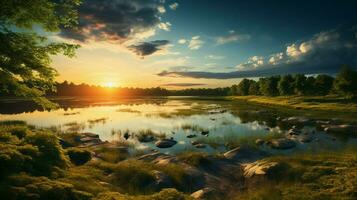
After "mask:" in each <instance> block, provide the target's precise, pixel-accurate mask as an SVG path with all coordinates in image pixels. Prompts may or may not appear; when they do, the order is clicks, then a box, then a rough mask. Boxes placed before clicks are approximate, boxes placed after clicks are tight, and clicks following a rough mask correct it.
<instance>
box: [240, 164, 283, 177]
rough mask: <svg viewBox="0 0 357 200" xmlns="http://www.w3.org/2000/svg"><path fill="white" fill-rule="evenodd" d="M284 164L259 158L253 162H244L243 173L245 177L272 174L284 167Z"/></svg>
mask: <svg viewBox="0 0 357 200" xmlns="http://www.w3.org/2000/svg"><path fill="white" fill-rule="evenodd" d="M282 165H283V164H281V163H278V162H271V161H266V160H258V161H256V162H253V163H248V164H243V165H242V166H243V171H244V172H243V175H244V177H245V178H251V177H254V176H262V175H264V176H265V175H267V176H271V175H273V173H274V172H276V171H277V170H278V169H280V168H281V167H282Z"/></svg>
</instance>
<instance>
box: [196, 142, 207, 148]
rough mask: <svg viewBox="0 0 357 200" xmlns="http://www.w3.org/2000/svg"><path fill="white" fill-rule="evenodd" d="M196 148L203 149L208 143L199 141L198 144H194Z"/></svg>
mask: <svg viewBox="0 0 357 200" xmlns="http://www.w3.org/2000/svg"><path fill="white" fill-rule="evenodd" d="M194 146H195V147H196V148H199V149H202V148H206V145H205V144H202V143H199V144H196V145H194Z"/></svg>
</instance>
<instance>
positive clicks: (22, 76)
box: [0, 0, 80, 108]
mask: <svg viewBox="0 0 357 200" xmlns="http://www.w3.org/2000/svg"><path fill="white" fill-rule="evenodd" d="M79 4H80V0H65V1H57V0H37V1H27V0H16V1H15V0H7V1H1V4H0V44H1V45H0V93H1V94H10V95H16V96H19V97H24V98H28V99H31V100H34V101H35V102H36V103H38V104H39V105H41V106H43V107H45V108H50V107H52V106H54V104H53V103H52V102H50V101H49V100H47V99H46V98H45V97H44V95H45V94H46V92H47V91H53V90H55V87H54V78H55V76H56V75H57V72H56V70H55V69H54V68H52V67H51V66H50V64H51V57H50V56H51V55H57V54H63V55H65V56H69V57H72V56H74V51H75V49H77V48H78V47H79V46H78V45H73V44H67V43H58V42H52V41H49V40H48V38H47V37H46V36H43V35H39V34H38V33H36V32H35V31H34V29H33V25H34V24H36V25H37V26H40V27H41V28H42V29H43V30H44V31H46V32H56V31H59V30H60V28H61V27H73V26H75V25H76V24H77V11H76V8H77V6H78V5H79Z"/></svg>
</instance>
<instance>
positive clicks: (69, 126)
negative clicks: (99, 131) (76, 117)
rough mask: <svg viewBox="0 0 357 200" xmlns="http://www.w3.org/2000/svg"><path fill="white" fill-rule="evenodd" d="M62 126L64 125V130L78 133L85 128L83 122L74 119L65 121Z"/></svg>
mask: <svg viewBox="0 0 357 200" xmlns="http://www.w3.org/2000/svg"><path fill="white" fill-rule="evenodd" d="M63 126H64V127H65V131H66V132H71V133H78V132H80V131H82V130H84V129H85V128H86V124H85V123H78V122H76V121H74V122H68V123H65V124H63Z"/></svg>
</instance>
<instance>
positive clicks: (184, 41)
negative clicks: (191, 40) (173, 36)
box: [177, 39, 187, 44]
mask: <svg viewBox="0 0 357 200" xmlns="http://www.w3.org/2000/svg"><path fill="white" fill-rule="evenodd" d="M186 42H187V40H186V39H179V40H178V41H177V43H179V44H185V43H186Z"/></svg>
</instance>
